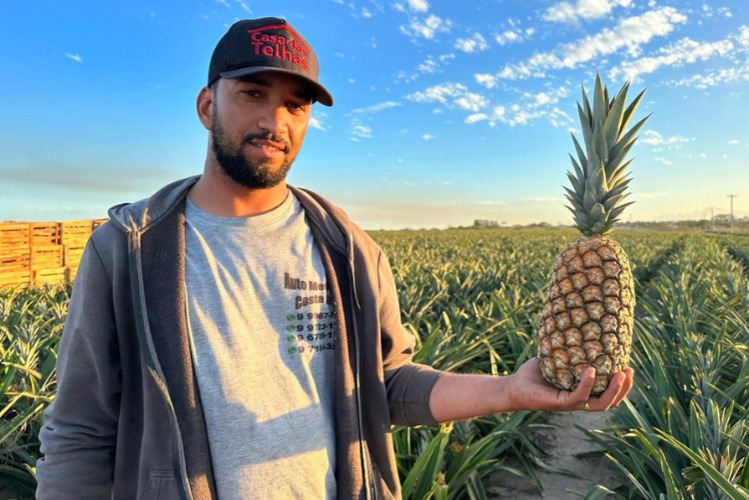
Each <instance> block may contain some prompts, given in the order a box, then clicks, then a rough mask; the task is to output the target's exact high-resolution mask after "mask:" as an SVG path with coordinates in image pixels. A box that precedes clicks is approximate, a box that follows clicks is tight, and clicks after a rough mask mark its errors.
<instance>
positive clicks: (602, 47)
mask: <svg viewBox="0 0 749 500" xmlns="http://www.w3.org/2000/svg"><path fill="white" fill-rule="evenodd" d="M686 21H687V17H686V16H685V15H683V14H681V13H680V12H679V11H677V10H676V9H674V8H673V7H661V8H658V9H656V10H650V11H647V12H645V13H643V14H641V15H639V16H633V17H628V18H625V19H622V20H620V21H619V22H618V23H617V25H616V26H615V27H614V28H606V29H604V30H602V31H601V32H599V33H596V34H594V35H590V36H586V37H585V38H582V39H580V40H578V41H575V42H571V43H565V44H561V45H558V46H557V48H556V49H554V50H553V51H551V52H539V53H536V54H534V55H533V56H531V57H530V59H528V60H527V61H525V62H522V63H519V64H514V65H507V66H505V67H504V68H502V69H501V70H500V71H499V72H498V73H497V75H496V76H497V77H498V78H503V79H513V80H514V79H525V78H529V77H532V76H533V77H543V76H545V74H546V73H545V72H546V71H547V70H550V69H561V68H574V67H576V66H577V65H578V64H580V63H582V62H586V61H590V60H593V59H596V58H600V57H602V56H605V55H608V54H612V53H614V52H617V51H619V50H622V49H626V50H627V51H628V53H629V54H630V55H631V56H637V55H638V54H639V52H640V46H641V45H643V44H645V43H647V42H649V41H650V40H652V39H653V38H654V37H656V36H664V35H666V34H668V33H670V32H671V31H673V29H674V27H675V26H674V25H675V24H677V23H684V22H686Z"/></svg>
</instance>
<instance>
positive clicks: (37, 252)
mask: <svg viewBox="0 0 749 500" xmlns="http://www.w3.org/2000/svg"><path fill="white" fill-rule="evenodd" d="M106 220H107V219H93V220H91V219H89V220H75V221H63V222H0V287H1V286H6V285H29V284H30V285H34V286H36V285H44V284H52V285H56V284H60V283H65V282H72V281H73V278H75V274H76V271H77V270H78V263H79V261H80V260H81V255H82V254H83V249H84V247H85V246H86V241H87V240H88V238H89V236H91V231H93V230H94V229H95V228H97V227H99V226H100V225H102V224H103V223H104V222H105V221H106Z"/></svg>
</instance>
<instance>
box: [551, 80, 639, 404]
mask: <svg viewBox="0 0 749 500" xmlns="http://www.w3.org/2000/svg"><path fill="white" fill-rule="evenodd" d="M628 88H629V83H625V84H624V85H623V86H622V88H621V89H620V90H619V92H618V93H617V94H616V96H614V97H613V99H611V100H609V95H608V90H607V88H606V87H604V86H603V85H602V84H601V79H600V76H599V75H596V80H595V88H594V91H593V102H592V104H593V106H592V108H591V105H590V102H589V100H588V97H587V95H586V93H585V88H584V87H583V88H582V105H581V104H580V103H578V104H577V111H578V115H579V117H580V125H581V127H582V135H583V143H584V146H585V148H584V149H583V147H581V146H580V143H579V142H578V140H577V139H576V138H575V135H574V134H571V135H572V141H573V143H574V145H575V150H576V153H577V159H576V158H575V157H574V156H572V155H570V159H571V160H572V166H573V168H574V172H570V171H568V172H567V176H568V178H569V180H570V183H571V184H572V188H571V189H570V188H565V189H566V191H567V200H569V202H570V205H569V206H567V208H568V209H569V210H570V211H571V212H572V214H573V218H574V225H575V227H576V228H577V229H578V230H580V232H581V233H582V234H583V237H582V238H580V239H578V240H577V241H574V242H572V243H569V244H568V245H567V246H566V247H565V248H564V249H563V250H562V251H561V253H560V254H559V256H558V257H557V258H556V261H555V263H554V269H553V271H552V272H551V278H550V282H549V288H548V291H547V301H546V304H545V306H544V308H543V311H542V313H541V320H540V324H539V329H538V358H539V360H540V367H541V373H542V374H543V376H544V378H545V379H546V380H548V381H549V382H551V383H552V384H554V385H555V386H556V387H558V388H560V389H564V390H573V389H574V388H575V387H577V384H578V383H579V382H580V377H581V375H582V373H583V371H584V370H585V369H586V368H587V367H588V366H593V367H594V368H595V370H596V379H595V383H594V386H593V390H592V394H594V395H595V394H600V393H602V392H603V391H604V390H605V389H606V387H607V386H608V383H609V380H610V379H611V377H613V375H614V374H615V373H617V372H620V371H623V370H624V369H625V368H626V367H627V365H628V363H629V351H630V345H631V342H632V322H633V317H634V307H635V294H634V283H633V280H632V272H631V270H630V267H629V263H628V261H627V256H626V254H625V253H624V250H623V249H622V247H621V246H620V245H619V244H618V243H617V242H616V241H614V240H613V239H611V237H610V234H611V231H612V229H613V227H614V225H615V224H616V222H617V221H618V219H619V217H620V216H621V214H622V212H623V211H624V209H625V208H626V207H627V206H628V205H630V204H631V202H629V203H623V200H624V199H625V198H626V196H627V192H626V190H627V185H628V184H629V182H630V180H631V179H630V178H629V173H628V172H627V168H628V167H629V165H630V163H631V162H632V160H631V159H630V160H628V161H626V162H625V161H624V160H625V157H626V156H627V153H628V152H629V150H630V149H631V148H632V146H633V145H634V143H635V140H636V137H635V134H636V133H637V131H638V130H639V129H640V128H641V127H642V125H643V123H645V120H647V118H648V116H646V117H645V118H643V119H642V120H640V121H639V122H637V123H636V124H635V125H633V126H632V127H631V128H630V129H629V130H628V131H625V129H626V128H627V124H628V123H629V120H630V118H631V117H632V115H633V113H634V111H635V108H637V105H638V103H639V102H640V99H641V98H642V95H643V94H644V92H645V91H644V90H643V91H642V92H640V94H639V95H637V97H636V98H635V99H634V100H633V101H632V102H631V103H630V104H629V105H628V106H627V105H626V102H625V101H626V97H627V90H628Z"/></svg>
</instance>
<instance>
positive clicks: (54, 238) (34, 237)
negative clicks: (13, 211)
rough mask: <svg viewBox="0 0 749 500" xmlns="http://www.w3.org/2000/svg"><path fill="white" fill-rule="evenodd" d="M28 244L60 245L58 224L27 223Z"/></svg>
mask: <svg viewBox="0 0 749 500" xmlns="http://www.w3.org/2000/svg"><path fill="white" fill-rule="evenodd" d="M29 236H30V244H31V246H34V245H58V244H59V243H60V224H59V223H57V222H29Z"/></svg>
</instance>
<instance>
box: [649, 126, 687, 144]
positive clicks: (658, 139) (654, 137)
mask: <svg viewBox="0 0 749 500" xmlns="http://www.w3.org/2000/svg"><path fill="white" fill-rule="evenodd" d="M640 141H641V142H644V143H645V144H651V145H653V146H660V145H673V144H678V143H682V142H689V141H690V139H689V138H687V137H684V136H681V135H673V136H671V137H665V138H664V137H663V136H662V135H661V134H660V132H658V131H656V130H645V131H644V132H643V133H642V137H641V138H640Z"/></svg>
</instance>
